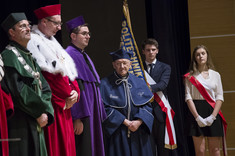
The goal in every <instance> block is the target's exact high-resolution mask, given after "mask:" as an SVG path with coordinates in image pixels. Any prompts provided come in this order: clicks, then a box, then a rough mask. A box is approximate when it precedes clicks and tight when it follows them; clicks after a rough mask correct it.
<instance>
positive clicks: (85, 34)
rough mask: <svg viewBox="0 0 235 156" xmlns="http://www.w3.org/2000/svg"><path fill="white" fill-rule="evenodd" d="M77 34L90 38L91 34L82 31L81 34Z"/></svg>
mask: <svg viewBox="0 0 235 156" xmlns="http://www.w3.org/2000/svg"><path fill="white" fill-rule="evenodd" d="M77 34H81V35H83V36H88V35H89V36H91V32H86V31H83V32H81V33H77Z"/></svg>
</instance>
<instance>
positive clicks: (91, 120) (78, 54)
mask: <svg viewBox="0 0 235 156" xmlns="http://www.w3.org/2000/svg"><path fill="white" fill-rule="evenodd" d="M66 27H67V30H68V32H69V34H70V39H71V45H70V46H68V47H67V49H66V51H67V52H68V53H69V55H70V56H71V57H72V58H73V60H74V62H75V64H76V68H77V72H78V77H77V82H78V84H79V88H80V92H81V94H80V101H79V102H78V103H76V104H74V106H73V107H72V109H71V112H72V117H73V123H74V132H75V141H76V152H77V155H79V156H104V155H105V154H104V142H103V132H102V121H103V120H104V119H105V118H106V113H105V110H104V106H103V104H102V101H101V96H100V90H99V84H100V78H99V75H98V74H97V72H96V69H95V66H94V64H93V62H92V61H91V59H90V57H89V56H88V55H87V53H86V52H85V51H84V49H85V47H87V46H88V43H89V39H90V32H89V28H88V24H87V23H85V22H84V19H83V17H82V16H79V17H76V18H74V19H72V20H70V21H68V22H67V23H66Z"/></svg>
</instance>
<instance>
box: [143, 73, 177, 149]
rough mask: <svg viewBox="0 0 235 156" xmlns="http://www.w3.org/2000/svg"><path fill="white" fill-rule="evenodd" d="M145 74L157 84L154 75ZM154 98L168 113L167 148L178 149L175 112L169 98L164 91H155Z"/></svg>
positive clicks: (150, 81)
mask: <svg viewBox="0 0 235 156" xmlns="http://www.w3.org/2000/svg"><path fill="white" fill-rule="evenodd" d="M145 76H146V80H147V82H148V83H149V84H150V85H152V84H156V82H155V81H154V80H153V79H152V77H151V76H150V75H149V74H148V73H147V72H146V71H145ZM154 100H155V101H156V102H157V103H158V104H159V105H160V107H161V109H162V111H163V112H165V113H166V126H165V148H168V149H176V148H177V144H176V134H175V127H174V123H173V118H174V115H175V112H174V111H173V109H172V108H171V106H170V104H169V102H168V100H167V99H166V97H165V96H164V94H163V93H162V91H159V92H156V93H154Z"/></svg>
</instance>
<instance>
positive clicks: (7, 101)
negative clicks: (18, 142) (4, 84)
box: [0, 86, 13, 156]
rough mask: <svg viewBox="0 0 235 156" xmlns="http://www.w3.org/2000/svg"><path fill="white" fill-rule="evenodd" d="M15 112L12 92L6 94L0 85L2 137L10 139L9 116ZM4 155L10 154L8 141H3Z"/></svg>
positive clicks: (0, 130) (0, 125) (0, 128)
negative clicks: (8, 129)
mask: <svg viewBox="0 0 235 156" xmlns="http://www.w3.org/2000/svg"><path fill="white" fill-rule="evenodd" d="M11 114H13V102H12V99H11V96H10V94H6V93H5V92H4V91H3V90H2V88H1V86H0V134H1V137H0V138H1V139H8V131H7V117H9V116H10V115H11ZM1 144H2V153H0V155H2V156H8V155H9V147H8V141H2V142H1Z"/></svg>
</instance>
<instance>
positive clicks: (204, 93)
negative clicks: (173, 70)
mask: <svg viewBox="0 0 235 156" xmlns="http://www.w3.org/2000/svg"><path fill="white" fill-rule="evenodd" d="M184 78H187V79H188V80H189V81H190V82H191V83H192V84H193V85H194V86H195V87H196V88H197V89H198V91H199V92H200V94H201V95H202V96H203V97H204V99H205V100H206V101H207V102H208V103H209V104H210V105H211V107H213V108H214V107H215V104H216V102H215V101H214V100H213V99H212V98H211V96H210V95H209V93H208V92H207V91H206V89H205V88H204V86H203V85H202V84H201V83H200V82H199V81H198V80H197V79H196V78H195V77H194V76H191V75H190V74H189V73H187V74H185V75H184ZM219 115H220V117H221V118H222V123H223V130H224V137H223V152H224V155H225V156H226V155H227V147H226V131H227V122H226V120H225V118H224V116H223V114H222V112H221V111H219Z"/></svg>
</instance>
